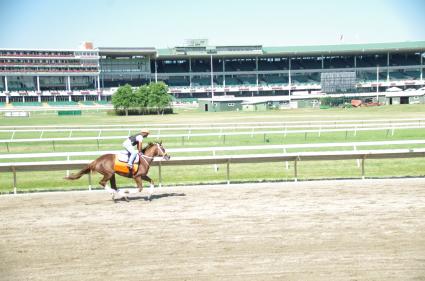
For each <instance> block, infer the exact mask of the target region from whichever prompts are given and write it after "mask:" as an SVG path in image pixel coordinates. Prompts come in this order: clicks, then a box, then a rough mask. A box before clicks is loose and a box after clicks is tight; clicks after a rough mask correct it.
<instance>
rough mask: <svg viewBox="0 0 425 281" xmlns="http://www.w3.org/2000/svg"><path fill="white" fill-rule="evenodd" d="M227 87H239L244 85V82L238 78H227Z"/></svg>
mask: <svg viewBox="0 0 425 281" xmlns="http://www.w3.org/2000/svg"><path fill="white" fill-rule="evenodd" d="M226 85H227V86H237V85H242V82H241V81H240V80H239V79H238V78H236V77H232V76H226Z"/></svg>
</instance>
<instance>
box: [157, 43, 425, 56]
mask: <svg viewBox="0 0 425 281" xmlns="http://www.w3.org/2000/svg"><path fill="white" fill-rule="evenodd" d="M390 51H408V52H410V51H420V52H425V41H412V42H389V43H369V44H338V45H311V46H285V47H262V55H265V56H267V55H326V54H351V53H353V54H355V53H383V52H390ZM157 54H158V56H159V57H162V56H164V57H188V56H210V54H209V53H207V52H205V53H203V52H199V53H197V54H182V53H177V52H176V50H175V48H166V49H157ZM256 55H258V53H257V54H254V53H252V52H244V51H238V52H234V53H233V54H232V53H231V52H230V53H229V52H226V53H225V54H220V52H217V53H215V54H213V56H256Z"/></svg>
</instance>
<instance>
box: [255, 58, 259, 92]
mask: <svg viewBox="0 0 425 281" xmlns="http://www.w3.org/2000/svg"><path fill="white" fill-rule="evenodd" d="M255 78H256V85H257V95H258V92H259V91H258V56H257V57H255Z"/></svg>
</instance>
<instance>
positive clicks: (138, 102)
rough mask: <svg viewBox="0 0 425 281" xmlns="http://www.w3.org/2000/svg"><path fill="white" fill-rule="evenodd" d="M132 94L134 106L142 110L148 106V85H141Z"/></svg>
mask: <svg viewBox="0 0 425 281" xmlns="http://www.w3.org/2000/svg"><path fill="white" fill-rule="evenodd" d="M134 94H135V106H137V107H138V108H139V109H141V110H144V109H145V108H146V107H148V99H149V87H148V86H147V85H143V86H140V87H139V88H137V90H136V91H135V92H134Z"/></svg>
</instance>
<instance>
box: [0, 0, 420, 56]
mask: <svg viewBox="0 0 425 281" xmlns="http://www.w3.org/2000/svg"><path fill="white" fill-rule="evenodd" d="M424 11H425V0H346V1H343V0H338V1H336V0H334V1H332V0H310V1H308V0H295V1H286V0H260V1H259V0H255V1H250V0H214V1H207V0H179V1H171V0H156V1H146V0H139V1H137V0H0V48H28V49H31V48H34V49H36V48H49V49H60V48H62V49H74V48H77V47H78V46H79V45H80V44H81V42H83V41H90V42H93V43H94V46H95V47H156V48H172V47H175V46H182V45H184V42H185V39H190V38H206V39H208V40H209V45H212V46H218V45H263V46H297V45H327V44H349V43H379V42H402V41H425V16H424V14H425V13H424Z"/></svg>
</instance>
